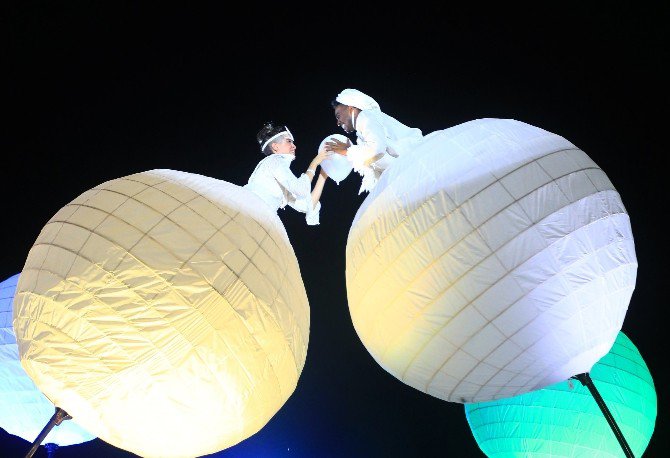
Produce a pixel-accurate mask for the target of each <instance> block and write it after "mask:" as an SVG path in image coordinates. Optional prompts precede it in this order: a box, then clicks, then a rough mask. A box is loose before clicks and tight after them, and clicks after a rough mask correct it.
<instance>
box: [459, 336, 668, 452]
mask: <svg viewBox="0 0 670 458" xmlns="http://www.w3.org/2000/svg"><path fill="white" fill-rule="evenodd" d="M590 375H591V379H592V380H593V383H594V384H595V386H596V388H597V389H598V391H599V392H600V395H601V396H602V397H603V399H604V401H605V403H606V404H607V407H608V408H609V410H610V412H611V413H612V416H613V417H614V419H615V420H616V422H617V424H618V425H619V428H620V429H621V432H622V433H623V435H624V437H625V438H626V441H627V442H628V445H629V446H630V448H631V450H632V451H633V453H634V454H635V456H642V453H643V452H644V451H645V449H646V448H647V445H648V444H649V440H650V439H651V435H652V434H653V432H654V424H655V422H656V391H655V389H654V382H653V380H652V378H651V374H650V373H649V369H648V368H647V365H646V364H645V362H644V360H643V359H642V356H641V355H640V352H639V351H638V350H637V348H636V347H635V345H633V343H632V342H631V341H630V339H628V337H626V336H625V335H624V334H623V333H619V335H618V337H617V339H616V341H615V343H614V345H613V346H612V349H611V350H610V352H609V353H608V354H607V355H605V356H604V357H603V358H602V359H601V360H600V361H598V362H597V363H596V364H595V366H593V369H592V370H591V372H590ZM465 414H466V417H467V420H468V423H469V425H470V428H471V430H472V434H473V435H474V436H475V440H476V441H477V444H478V445H479V448H481V449H482V451H483V452H484V453H485V454H486V456H489V457H496V458H503V457H521V456H523V457H543V458H545V457H572V458H574V457H589V458H605V457H608V458H609V457H612V458H614V457H617V458H618V457H621V456H623V452H622V449H621V446H620V445H619V442H618V441H617V439H616V437H615V435H614V433H613V432H612V430H611V428H610V426H609V424H608V423H607V420H606V419H605V417H604V416H603V413H602V412H601V411H600V408H599V407H598V405H597V404H596V401H595V399H593V397H592V396H591V393H589V390H588V388H586V387H585V386H582V384H581V383H580V382H578V381H576V380H568V381H565V382H561V383H557V384H555V385H552V386H550V387H548V388H544V389H541V390H537V391H533V392H530V393H526V394H523V395H520V396H515V397H512V398H507V399H499V400H496V401H490V402H480V403H472V404H466V405H465Z"/></svg>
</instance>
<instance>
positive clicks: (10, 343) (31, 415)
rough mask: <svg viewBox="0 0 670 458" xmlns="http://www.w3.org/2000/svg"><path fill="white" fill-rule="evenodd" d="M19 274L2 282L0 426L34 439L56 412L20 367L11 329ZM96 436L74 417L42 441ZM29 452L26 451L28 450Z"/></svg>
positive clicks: (74, 441)
mask: <svg viewBox="0 0 670 458" xmlns="http://www.w3.org/2000/svg"><path fill="white" fill-rule="evenodd" d="M18 280H19V274H16V275H13V276H12V277H9V278H8V279H7V280H5V281H3V282H0V428H2V429H4V430H5V431H7V432H8V433H10V434H13V435H15V436H19V437H20V438H22V439H24V440H27V441H28V442H33V441H34V440H35V439H36V438H37V436H38V435H39V433H40V432H41V431H42V428H44V426H45V425H46V424H47V423H48V422H49V420H50V419H51V416H52V415H53V414H54V410H55V408H54V405H53V404H52V403H51V401H49V400H48V399H47V398H46V397H45V396H44V394H42V392H41V391H40V390H38V389H37V387H36V386H35V384H34V383H33V381H32V380H31V379H30V377H28V374H26V372H25V371H24V370H23V368H22V367H21V363H20V361H19V350H18V347H17V345H16V337H15V336H14V330H13V328H12V300H13V299H14V291H15V290H16V283H17V282H18ZM94 438H95V437H94V436H93V435H91V434H89V433H88V432H87V431H85V430H84V429H83V428H82V427H81V426H79V425H78V424H77V423H75V422H73V421H72V420H68V421H64V422H62V423H61V424H60V425H59V426H56V427H54V428H53V429H52V430H51V431H50V432H49V434H48V435H47V436H46V437H45V438H44V440H42V443H43V444H48V443H53V444H57V445H61V446H66V445H74V444H80V443H82V442H86V441H90V440H92V439H94ZM26 451H27V450H26Z"/></svg>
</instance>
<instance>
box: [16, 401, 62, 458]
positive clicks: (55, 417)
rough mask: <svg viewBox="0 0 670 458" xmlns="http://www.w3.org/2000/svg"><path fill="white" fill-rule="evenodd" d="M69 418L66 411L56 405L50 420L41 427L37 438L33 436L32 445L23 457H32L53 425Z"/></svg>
mask: <svg viewBox="0 0 670 458" xmlns="http://www.w3.org/2000/svg"><path fill="white" fill-rule="evenodd" d="M70 418H72V417H71V416H70V415H69V414H68V413H67V412H66V411H64V410H63V409H61V408H60V407H56V412H54V414H53V415H52V416H51V420H49V423H47V424H46V425H45V426H44V428H42V431H41V432H40V433H39V434H38V435H37V438H35V441H34V442H33V446H32V447H30V450H28V453H26V456H25V457H24V458H32V456H33V455H34V454H35V452H36V451H37V448H38V447H39V446H40V444H41V443H42V441H43V440H44V438H45V437H47V435H48V434H49V432H50V431H51V430H52V429H53V427H54V426H58V425H60V424H61V423H62V422H63V421H64V420H69V419H70Z"/></svg>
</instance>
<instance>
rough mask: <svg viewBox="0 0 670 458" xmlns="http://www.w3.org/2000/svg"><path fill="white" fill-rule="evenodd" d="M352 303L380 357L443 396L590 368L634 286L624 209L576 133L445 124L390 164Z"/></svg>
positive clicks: (512, 124)
mask: <svg viewBox="0 0 670 458" xmlns="http://www.w3.org/2000/svg"><path fill="white" fill-rule="evenodd" d="M346 266H347V267H346V281H347V294H348V300H349V309H350V313H351V317H352V320H353V324H354V326H355V329H356V331H357V333H358V335H359V337H360V338H361V341H362V342H363V344H364V345H365V347H366V348H367V349H368V351H369V352H370V353H371V354H372V356H373V357H374V358H375V360H376V361H377V362H378V363H379V364H380V365H381V366H382V367H383V368H384V369H386V370H387V371H388V372H390V373H391V374H392V375H394V376H395V377H397V378H398V379H400V380H401V381H403V382H404V383H406V384H408V385H410V386H412V387H414V388H416V389H418V390H420V391H423V392H425V393H428V394H430V395H433V396H435V397H438V398H440V399H444V400H447V401H453V402H461V403H464V402H480V401H487V400H493V399H498V398H505V397H511V396H515V395H518V394H521V393H525V392H528V391H532V390H535V389H539V388H542V387H545V386H548V385H552V384H554V383H557V382H559V381H562V380H566V379H568V378H569V377H571V376H572V375H575V374H578V373H582V372H588V371H589V370H590V369H591V367H592V366H593V364H594V363H595V362H596V361H598V360H599V359H600V358H601V357H602V356H604V355H605V354H606V353H607V352H608V351H609V349H610V348H611V346H612V344H613V343H614V340H615V339H616V337H617V334H618V332H619V330H620V329H621V325H622V322H623V319H624V316H625V314H626V310H627V308H628V304H629V301H630V298H631V295H632V292H633V289H634V287H635V278H636V272H637V261H636V257H635V249H634V244H633V235H632V233H631V226H630V221H629V217H628V214H627V213H626V210H625V208H624V206H623V204H622V202H621V198H620V197H619V194H618V193H617V192H616V190H615V189H614V186H613V185H612V183H611V182H610V180H609V179H608V178H607V176H606V175H605V173H604V172H603V171H602V170H601V169H600V167H598V165H596V164H595V163H594V162H593V161H592V160H591V159H590V158H589V157H588V156H587V155H586V153H584V152H583V151H581V150H580V149H579V148H577V147H576V146H575V145H573V144H572V143H570V142H569V141H567V140H566V139H564V138H562V137H560V136H558V135H555V134H552V133H550V132H547V131H545V130H542V129H539V128H537V127H534V126H531V125H528V124H525V123H523V122H519V121H515V120H509V119H508V120H501V119H479V120H475V121H470V122H466V123H463V124H460V125H458V126H455V127H452V128H449V129H445V130H442V131H437V132H434V133H432V134H430V135H428V136H427V137H426V138H425V141H424V142H423V143H422V144H421V145H420V146H419V147H418V148H416V149H415V150H413V151H412V152H411V153H408V154H405V155H402V156H400V157H399V158H398V159H397V160H396V161H395V163H394V164H393V165H392V166H391V167H390V168H389V169H388V170H386V171H385V172H384V173H383V174H382V176H381V179H380V181H379V183H378V184H377V186H376V187H375V189H374V190H373V192H371V193H370V194H369V196H368V197H367V198H366V199H365V201H364V202H363V203H362V205H361V207H360V209H359V210H358V212H357V214H356V217H355V219H354V221H353V223H352V226H351V230H350V232H349V238H348V240H347V250H346Z"/></svg>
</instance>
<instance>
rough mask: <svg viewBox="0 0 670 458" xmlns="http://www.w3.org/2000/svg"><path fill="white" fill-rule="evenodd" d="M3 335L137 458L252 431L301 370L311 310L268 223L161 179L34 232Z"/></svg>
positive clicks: (227, 441) (73, 406)
mask: <svg viewBox="0 0 670 458" xmlns="http://www.w3.org/2000/svg"><path fill="white" fill-rule="evenodd" d="M14 329H15V331H16V335H17V340H18V343H19V349H20V355H21V360H22V363H23V365H24V367H25V369H26V371H27V372H28V374H29V375H30V376H31V377H32V379H33V380H34V381H35V383H36V384H37V386H38V387H40V389H41V390H42V391H43V392H44V393H45V394H47V396H49V398H50V399H52V400H53V401H54V403H56V404H57V405H58V406H59V407H62V408H63V409H65V410H66V411H67V412H68V413H69V414H70V415H72V417H73V418H74V419H76V420H77V421H78V422H79V423H80V424H81V425H83V426H84V427H85V428H86V429H87V430H89V431H91V432H94V433H95V434H96V435H97V436H98V437H100V438H101V439H103V440H105V441H107V442H109V443H111V444H112V445H115V446H117V447H119V448H123V449H126V450H129V451H131V452H133V453H136V454H138V455H141V456H149V457H151V456H160V457H171V456H197V455H205V454H209V453H212V452H216V451H219V450H222V449H224V448H227V447H229V446H232V445H234V444H236V443H238V442H240V441H241V440H243V439H245V438H247V437H249V436H251V435H252V434H254V433H255V432H257V431H258V430H259V429H260V428H262V427H263V426H264V425H265V424H266V423H267V422H268V421H269V420H270V418H271V417H272V416H273V415H274V414H275V413H276V412H277V411H278V410H279V409H280V408H281V406H282V405H283V404H284V402H285V401H286V400H287V399H288V398H289V396H290V395H291V393H292V392H293V391H294V389H295V387H296V384H297V381H298V377H299V375H300V373H301V371H302V369H303V366H304V363H305V356H306V351H307V344H308V337H309V304H308V302H307V295H306V293H305V288H304V285H303V283H302V279H301V276H300V270H299V266H298V262H297V259H296V257H295V254H294V252H293V248H292V247H291V244H290V243H289V239H288V237H287V234H286V231H285V229H284V226H283V225H282V223H281V220H279V218H278V216H277V215H276V213H275V212H273V211H271V210H270V209H269V207H268V206H267V205H266V204H265V203H263V202H262V201H261V200H260V198H258V197H257V196H256V195H255V194H253V193H251V192H249V191H247V190H245V189H244V188H242V187H239V186H236V185H234V184H231V183H227V182H225V181H220V180H216V179H213V178H209V177H205V176H201V175H195V174H190V173H184V172H178V171H172V170H153V171H149V172H143V173H138V174H135V175H130V176H127V177H123V178H119V179H115V180H111V181H108V182H106V183H103V184H101V185H100V186H97V187H95V188H93V189H91V190H89V191H86V192H84V193H83V194H82V195H80V196H79V197H77V198H76V199H75V200H73V201H72V202H70V203H69V204H68V205H66V206H65V207H63V208H62V209H61V210H60V211H58V213H56V215H55V216H53V217H52V218H51V220H50V221H49V222H48V223H47V224H46V226H45V227H44V228H43V229H42V231H41V233H40V235H39V236H38V238H37V241H36V242H35V244H34V246H33V247H32V249H31V250H30V253H29V255H28V259H27V261H26V264H25V268H24V270H23V271H22V273H21V277H20V280H19V284H18V287H17V293H16V297H15V301H14Z"/></svg>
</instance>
